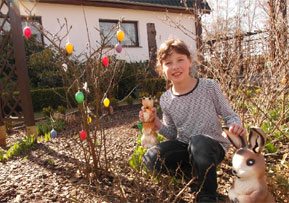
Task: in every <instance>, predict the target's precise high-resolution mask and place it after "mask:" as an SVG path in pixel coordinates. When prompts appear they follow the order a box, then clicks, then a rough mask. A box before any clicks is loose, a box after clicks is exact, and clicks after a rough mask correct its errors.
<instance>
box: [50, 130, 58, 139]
mask: <svg viewBox="0 0 289 203" xmlns="http://www.w3.org/2000/svg"><path fill="white" fill-rule="evenodd" d="M50 137H52V138H56V137H57V132H56V130H54V129H52V130H51V131H50Z"/></svg>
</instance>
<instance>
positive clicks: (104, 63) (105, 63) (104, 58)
mask: <svg viewBox="0 0 289 203" xmlns="http://www.w3.org/2000/svg"><path fill="white" fill-rule="evenodd" d="M102 64H103V65H104V66H108V64H109V59H108V57H107V56H105V57H103V58H102Z"/></svg>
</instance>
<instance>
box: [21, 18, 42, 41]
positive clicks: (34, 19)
mask: <svg viewBox="0 0 289 203" xmlns="http://www.w3.org/2000/svg"><path fill="white" fill-rule="evenodd" d="M33 22H37V23H39V25H40V26H41V27H42V18H41V16H29V17H27V16H21V25H22V23H27V24H28V25H29V24H31V23H33ZM41 27H40V28H41ZM23 28H24V27H22V29H23ZM32 34H33V33H32ZM39 34H40V36H41V38H40V43H42V45H44V37H43V34H42V32H39Z"/></svg>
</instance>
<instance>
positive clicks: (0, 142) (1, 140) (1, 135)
mask: <svg viewBox="0 0 289 203" xmlns="http://www.w3.org/2000/svg"><path fill="white" fill-rule="evenodd" d="M0 96H1V95H0ZM3 119H4V114H3V112H2V100H1V97H0V146H6V128H5V125H4V122H3Z"/></svg>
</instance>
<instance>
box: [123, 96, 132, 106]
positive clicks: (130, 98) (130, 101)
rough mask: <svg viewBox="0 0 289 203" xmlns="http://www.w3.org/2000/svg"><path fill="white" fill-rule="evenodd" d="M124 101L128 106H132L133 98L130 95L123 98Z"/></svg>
mask: <svg viewBox="0 0 289 203" xmlns="http://www.w3.org/2000/svg"><path fill="white" fill-rule="evenodd" d="M125 102H126V103H127V104H128V105H129V106H132V105H133V98H132V96H128V97H127V98H126V99H125Z"/></svg>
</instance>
